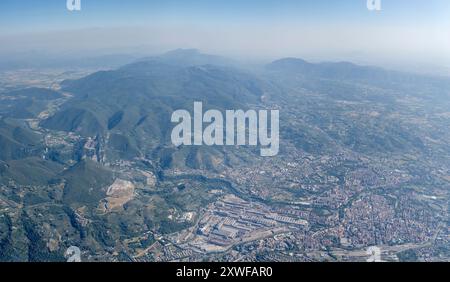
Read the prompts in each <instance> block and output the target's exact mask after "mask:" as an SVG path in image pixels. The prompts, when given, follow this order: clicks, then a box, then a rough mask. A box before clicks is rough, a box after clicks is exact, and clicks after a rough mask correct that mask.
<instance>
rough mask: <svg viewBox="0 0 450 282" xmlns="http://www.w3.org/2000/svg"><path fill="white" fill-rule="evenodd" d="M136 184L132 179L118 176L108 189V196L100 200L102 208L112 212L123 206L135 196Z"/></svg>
mask: <svg viewBox="0 0 450 282" xmlns="http://www.w3.org/2000/svg"><path fill="white" fill-rule="evenodd" d="M134 189H135V185H134V184H133V183H132V182H131V181H127V180H123V179H119V178H117V179H116V180H115V181H114V183H113V184H112V185H111V186H109V187H108V189H107V191H106V195H107V197H106V198H105V199H103V200H102V201H101V202H100V209H102V210H103V211H104V212H111V211H113V210H117V209H120V208H122V207H123V205H125V204H126V203H127V202H129V201H131V200H132V199H133V197H134Z"/></svg>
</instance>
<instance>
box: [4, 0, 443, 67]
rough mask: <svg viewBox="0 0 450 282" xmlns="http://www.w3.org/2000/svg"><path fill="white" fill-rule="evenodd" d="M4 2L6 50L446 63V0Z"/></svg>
mask: <svg viewBox="0 0 450 282" xmlns="http://www.w3.org/2000/svg"><path fill="white" fill-rule="evenodd" d="M381 3H382V11H377V12H374V11H369V10H368V9H367V7H366V0H311V1H302V0H159V1H151V0H145V1H144V0H127V1H124V0H81V4H82V10H81V11H78V12H69V11H68V10H67V9H66V0H46V1H44V0H1V1H0V52H1V53H7V52H21V51H30V50H37V51H46V52H50V53H51V52H63V51H84V50H96V49H102V50H110V51H111V52H113V51H115V50H116V51H117V50H122V51H126V50H138V48H137V47H139V46H140V49H139V50H140V51H142V50H148V51H149V52H157V51H163V50H168V49H174V48H197V49H200V50H203V51H206V52H212V53H218V54H223V55H228V56H239V57H248V58H276V57H284V56H298V57H304V58H307V59H312V60H315V59H316V60H353V61H359V62H363V61H367V62H368V63H373V62H379V63H383V62H394V61H395V62H397V63H402V62H404V63H407V62H410V63H427V64H436V65H441V66H450V1H449V0H381Z"/></svg>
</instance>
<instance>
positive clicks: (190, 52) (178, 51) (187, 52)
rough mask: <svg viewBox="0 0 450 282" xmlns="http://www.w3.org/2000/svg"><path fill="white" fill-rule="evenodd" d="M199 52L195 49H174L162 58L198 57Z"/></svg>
mask: <svg viewBox="0 0 450 282" xmlns="http://www.w3.org/2000/svg"><path fill="white" fill-rule="evenodd" d="M198 54H200V51H199V50H197V49H181V48H179V49H175V50H171V51H169V52H166V53H164V54H163V56H180V55H181V56H192V55H198Z"/></svg>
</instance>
